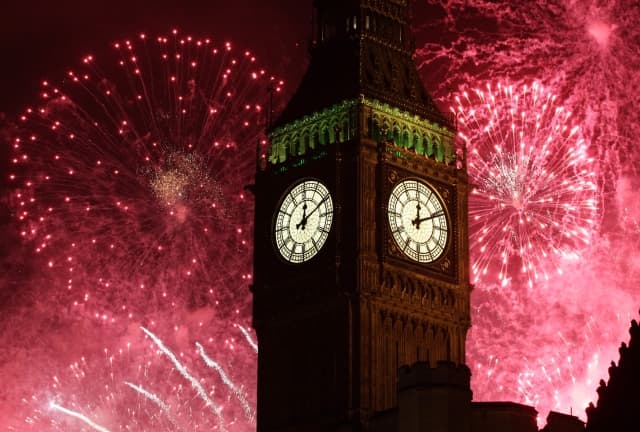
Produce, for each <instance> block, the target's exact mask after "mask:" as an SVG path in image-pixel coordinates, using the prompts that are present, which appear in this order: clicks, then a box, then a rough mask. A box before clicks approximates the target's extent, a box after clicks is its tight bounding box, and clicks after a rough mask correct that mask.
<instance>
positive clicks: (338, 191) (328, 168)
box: [252, 0, 471, 432]
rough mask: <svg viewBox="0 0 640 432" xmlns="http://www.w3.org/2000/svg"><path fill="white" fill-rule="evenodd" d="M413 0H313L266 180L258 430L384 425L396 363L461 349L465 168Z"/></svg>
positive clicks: (258, 220) (453, 354) (262, 191)
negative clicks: (424, 61)
mask: <svg viewBox="0 0 640 432" xmlns="http://www.w3.org/2000/svg"><path fill="white" fill-rule="evenodd" d="M413 50H414V46H413V39H412V34H411V29H410V26H409V0H315V1H314V17H313V38H312V43H311V61H310V65H309V69H308V71H307V73H306V75H305V77H304V78H303V80H302V82H301V84H300V87H299V88H298V90H297V92H296V93H295V95H294V96H293V98H292V99H291V101H290V102H289V104H288V106H287V107H286V108H285V110H284V111H283V112H282V114H281V115H280V117H279V118H278V120H277V121H276V122H275V123H274V124H273V125H272V127H271V129H270V131H269V145H268V148H265V149H264V153H263V154H261V155H260V163H259V164H258V165H259V168H258V171H257V174H256V183H255V188H254V192H255V199H256V209H255V239H254V240H255V241H254V244H255V252H254V253H255V256H254V262H255V264H254V266H255V269H254V284H253V287H252V290H253V295H254V309H253V325H254V328H255V330H256V334H257V337H258V341H259V347H260V348H259V354H258V420H257V423H258V431H259V432H271V431H304V432H309V431H334V430H340V431H356V430H372V426H371V425H372V423H373V421H374V419H375V418H376V416H378V415H380V413H383V412H385V411H388V410H391V409H393V408H395V407H397V405H398V396H397V391H398V382H397V381H398V369H399V368H400V367H402V366H406V365H412V364H414V363H416V362H422V364H428V365H429V364H430V365H431V366H432V367H436V365H437V363H438V362H441V361H448V362H450V363H452V364H458V365H461V364H464V361H465V338H466V333H467V330H468V328H469V325H470V318H469V296H470V291H471V286H470V284H469V264H468V263H469V252H468V223H467V195H468V180H467V173H466V169H465V166H464V161H463V159H462V154H461V150H460V149H457V148H456V145H455V136H456V133H455V127H454V124H453V122H452V120H451V119H450V118H448V117H445V116H444V115H443V114H442V113H441V112H440V111H439V110H438V108H437V107H436V105H435V104H434V103H433V101H432V99H431V98H430V96H429V95H428V93H427V92H426V91H425V89H424V87H423V84H422V82H421V81H420V77H419V75H418V72H417V69H416V67H415V65H414V62H413Z"/></svg>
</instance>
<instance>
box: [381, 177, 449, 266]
mask: <svg viewBox="0 0 640 432" xmlns="http://www.w3.org/2000/svg"><path fill="white" fill-rule="evenodd" d="M387 215H388V219H389V228H390V230H391V234H392V236H393V239H394V240H395V242H396V245H397V246H398V248H399V249H400V250H401V251H402V252H403V253H404V254H405V255H406V256H407V257H409V258H410V259H411V260H413V261H416V262H419V263H425V264H426V263H432V262H434V261H436V260H438V258H440V257H442V256H443V254H444V253H445V251H446V250H447V245H448V240H449V237H450V235H449V232H450V230H449V222H448V221H449V217H448V214H447V209H446V207H445V205H444V204H443V200H442V198H441V197H440V195H439V194H438V192H436V190H435V189H434V188H433V187H431V186H429V185H428V184H427V183H425V182H424V181H422V180H418V179H406V180H403V181H400V182H399V183H397V184H396V185H395V186H394V187H393V189H392V191H391V194H390V195H389V201H388V203H387Z"/></svg>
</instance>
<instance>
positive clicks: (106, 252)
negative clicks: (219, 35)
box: [0, 31, 282, 430]
mask: <svg viewBox="0 0 640 432" xmlns="http://www.w3.org/2000/svg"><path fill="white" fill-rule="evenodd" d="M111 50H112V53H109V54H106V55H104V58H102V57H98V56H96V57H94V56H86V57H85V58H84V59H83V61H82V64H81V65H80V66H79V67H78V68H77V69H73V70H69V71H68V72H67V73H66V77H65V78H64V79H63V80H61V81H60V82H59V83H54V82H53V81H47V82H43V83H42V90H41V102H40V103H39V105H38V106H36V107H33V108H29V109H27V110H25V113H24V115H22V117H21V118H20V121H19V122H18V123H19V124H18V125H17V127H16V128H15V129H14V130H12V131H11V134H12V138H11V145H12V149H13V156H12V160H11V162H12V170H11V172H10V173H9V180H10V184H11V185H13V191H12V193H11V196H10V198H9V199H10V202H11V206H12V209H13V211H14V214H15V219H16V223H17V225H18V226H19V228H18V229H19V232H20V235H21V237H22V239H23V241H24V244H25V245H27V246H28V247H29V248H30V249H31V250H32V254H31V258H30V259H29V263H28V268H29V273H28V274H26V275H23V276H21V278H22V279H25V280H24V285H25V286H28V289H27V288H25V290H24V291H25V293H27V295H28V296H29V298H28V300H25V301H24V302H23V303H18V304H17V305H15V307H13V309H12V310H10V311H8V313H7V314H6V315H5V316H4V317H3V320H2V322H0V324H1V325H2V327H3V328H5V329H7V332H3V339H5V338H6V340H3V342H2V343H3V345H4V346H7V347H9V349H8V350H7V351H6V353H5V354H3V360H5V361H6V362H5V364H4V366H3V370H2V372H3V376H4V377H8V378H9V379H10V383H9V387H10V388H11V389H12V390H11V392H8V393H7V394H8V396H7V398H6V402H7V403H6V404H3V405H4V407H3V408H0V412H2V411H5V412H4V414H5V415H3V416H0V417H3V418H7V419H10V418H11V417H14V418H17V417H19V416H20V415H21V414H16V413H14V412H11V410H12V408H11V407H12V406H13V407H15V406H17V405H23V404H21V403H19V402H16V401H20V400H21V399H24V398H25V397H26V398H27V400H28V399H29V398H28V396H25V395H29V394H31V395H36V396H37V395H38V394H39V393H40V392H41V390H42V388H41V387H42V386H44V384H43V383H44V382H48V379H49V378H48V377H49V375H50V374H51V373H55V372H53V370H54V369H55V368H60V367H63V365H66V364H69V363H70V362H72V361H75V360H74V359H76V358H78V357H80V356H84V357H85V358H88V359H90V358H95V354H93V353H94V352H95V351H96V350H99V351H102V349H103V347H105V346H107V347H109V346H111V347H113V346H121V342H122V339H123V337H124V336H125V335H127V334H129V333H130V332H131V330H130V329H131V328H139V327H140V326H147V327H149V328H152V329H154V331H158V332H159V333H160V334H165V335H166V334H173V333H175V334H181V332H185V331H186V332H187V333H188V334H189V335H190V340H191V341H192V342H193V343H192V344H191V345H190V350H191V351H194V350H195V345H194V343H195V342H197V341H199V342H202V343H203V344H204V343H205V341H208V342H207V343H208V344H209V346H208V347H207V352H208V353H209V356H210V358H211V359H213V358H215V359H216V360H217V361H219V362H220V364H221V365H223V367H225V368H230V370H228V371H227V375H228V376H229V377H233V379H234V380H237V381H238V385H239V386H244V385H246V386H247V387H246V388H247V389H248V390H247V392H248V393H247V394H248V396H247V397H248V400H252V398H253V397H254V394H253V392H254V384H255V382H254V375H253V374H254V370H255V353H253V351H252V350H249V351H237V350H233V349H229V346H228V341H229V340H230V338H231V336H227V333H229V334H236V336H237V334H240V335H242V333H239V330H238V328H234V327H233V326H232V325H233V323H240V324H242V325H243V326H244V327H242V328H246V327H247V326H248V322H249V321H248V318H249V315H250V293H249V289H248V285H249V284H250V280H251V259H250V257H251V246H252V245H251V241H250V239H251V229H252V218H253V205H252V199H251V197H250V196H247V192H246V191H245V187H246V186H247V185H248V184H250V183H251V182H252V179H253V173H254V172H255V167H256V163H257V158H258V154H259V153H260V149H261V146H262V145H264V139H265V138H264V135H263V133H264V128H265V126H266V123H267V121H268V119H267V115H268V112H269V111H270V107H269V106H267V104H268V103H269V101H270V99H272V98H271V97H270V95H269V93H270V92H271V93H277V92H279V91H280V88H281V86H282V82H281V81H279V80H276V79H275V78H274V77H272V76H270V75H269V74H267V73H266V71H265V70H264V69H263V68H261V67H260V66H259V65H258V64H257V62H256V59H255V58H254V56H253V55H252V54H251V53H250V52H247V51H237V50H235V49H234V47H233V45H232V44H231V43H229V42H226V43H224V42H223V43H222V44H217V43H214V42H213V41H212V40H210V39H206V38H196V37H191V36H181V35H179V34H178V32H177V31H174V32H172V34H171V35H170V36H166V37H165V36H160V37H156V38H150V37H147V36H146V35H139V36H138V37H137V38H135V39H134V40H127V41H122V42H118V43H114V44H113V46H112V48H111ZM203 313H204V314H206V316H207V318H206V320H204V321H203V320H200V319H199V318H198V317H199V316H200V315H201V314H203ZM34 316H35V317H36V319H34V318H33V317H34ZM194 320H197V322H199V323H200V324H198V325H197V326H196V325H195V324H194V323H193V322H192V321H194ZM194 322H196V321H194ZM203 323H204V324H203ZM189 328H192V329H191V330H189ZM33 340H37V341H38V342H37V343H35V344H34V343H33ZM20 341H24V342H20ZM61 342H62V343H61ZM136 352H140V351H139V350H138V351H136ZM132 355H133V356H134V358H133V359H132V363H137V364H139V365H142V364H144V362H145V361H144V358H140V359H137V358H135V355H134V354H132ZM25 356H27V357H30V361H29V368H27V369H26V370H25V364H24V358H25ZM199 364H200V367H201V368H204V369H207V368H208V366H207V365H206V364H204V363H203V361H201V362H200V363H199ZM234 365H235V366H238V370H237V371H234V370H233V368H234ZM91 368H93V370H95V371H96V373H97V376H96V377H95V380H93V379H91V378H87V379H86V380H84V381H83V383H82V386H81V387H78V389H80V388H82V389H87V390H86V392H79V395H78V398H81V397H83V396H87V395H89V394H96V393H97V394H99V393H100V392H101V391H103V390H105V387H104V385H103V384H104V382H103V381H104V380H103V379H102V378H103V377H101V376H99V373H98V372H97V371H99V370H100V366H91V367H90V369H91ZM32 369H33V370H32ZM174 369H175V365H174ZM168 370H171V369H170V368H169V369H168ZM118 373H120V375H122V376H125V377H126V376H129V375H130V374H129V373H128V372H127V371H120V372H118ZM45 375H46V376H45ZM203 376H206V374H204V375H203ZM123 379H124V378H123ZM162 379H163V378H162V377H161V376H160V375H159V374H158V375H150V378H149V380H150V381H151V382H150V383H149V382H147V383H146V384H144V385H146V386H148V387H152V386H153V384H157V382H156V381H157V380H162ZM252 383H253V384H252ZM92 386H93V387H92ZM163 388H164V387H163ZM221 388H222V387H221ZM164 389H165V390H166V388H164ZM221 391H222V390H221ZM165 396H167V397H171V396H170V395H165ZM58 397H59V398H61V400H62V401H64V400H65V397H64V395H62V396H61V395H58ZM108 397H109V396H108V392H107V393H106V394H105V395H104V398H106V399H105V400H107V399H108ZM36 398H37V399H38V400H40V399H41V398H39V397H36ZM125 400H126V399H125ZM81 403H82V401H80V400H78V401H77V402H76V405H80V404H81ZM61 406H62V405H61ZM32 408H34V407H32ZM35 408H36V409H40V410H41V409H42V407H35ZM93 408H95V410H96V411H97V412H103V411H104V412H108V411H109V409H110V408H108V407H106V406H105V407H102V406H101V405H100V403H99V402H95V403H94V404H93ZM7 410H8V412H7ZM16 410H17V409H16ZM17 411H20V412H23V411H22V409H21V410H17ZM17 411H16V412H17ZM46 412H47V413H49V414H51V415H53V416H54V420H55V418H56V417H55V416H56V415H62V414H63V413H62V412H61V411H59V410H58V411H55V410H54V412H53V413H52V412H51V411H46ZM87 414H90V413H87ZM121 414H122V412H120V411H118V412H117V413H116V412H113V413H112V414H111V415H112V416H114V417H118V416H119V415H121ZM137 414H140V411H138V412H137ZM107 417H108V416H107ZM140 418H142V417H140ZM232 418H233V417H232ZM137 419H138V417H134V418H133V420H130V419H128V418H126V417H125V418H119V419H118V421H119V422H120V423H118V422H116V421H115V420H113V421H112V422H111V423H110V424H111V425H112V426H113V425H115V424H134V423H135V421H138V420H137ZM7 421H11V420H7ZM132 421H133V422H134V423H131V422H132ZM139 421H140V422H141V423H140V424H146V423H144V422H145V420H144V418H143V420H139ZM9 424H12V423H9ZM51 424H52V425H53V424H55V421H53V423H51ZM213 424H215V418H214V419H213V420H212V419H211V418H209V417H207V419H206V421H205V420H203V421H201V422H199V423H198V422H197V421H195V420H194V421H193V422H192V423H191V424H189V426H188V427H186V429H187V430H195V429H194V428H195V426H194V425H213ZM220 425H221V426H220V427H222V425H223V424H222V423H220ZM149 427H150V426H149ZM203 427H204V426H203ZM245 427H247V426H246V424H245ZM62 429H63V430H64V427H63V428H62ZM39 430H41V429H39ZM236 430H244V429H242V428H240V429H236Z"/></svg>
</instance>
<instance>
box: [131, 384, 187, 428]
mask: <svg viewBox="0 0 640 432" xmlns="http://www.w3.org/2000/svg"><path fill="white" fill-rule="evenodd" d="M124 383H125V384H126V385H128V386H129V387H131V388H132V389H133V390H135V391H136V392H138V393H140V394H141V395H142V396H144V397H145V398H147V399H149V400H150V401H151V402H153V403H154V404H156V405H157V406H158V408H160V409H161V410H162V412H163V413H165V415H166V416H167V418H168V419H169V421H170V422H171V424H172V425H173V426H174V427H175V428H176V429H179V430H181V431H182V430H184V429H183V428H182V427H180V425H179V424H178V422H177V421H176V419H175V418H174V417H173V414H171V407H170V406H169V405H167V404H166V403H164V401H163V400H162V399H160V398H159V397H158V396H157V395H155V394H153V393H151V392H150V391H148V390H145V389H144V388H143V387H142V386H139V385H135V384H133V383H130V382H128V381H125V382H124Z"/></svg>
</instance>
